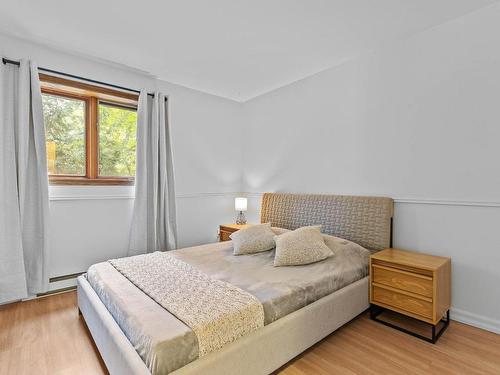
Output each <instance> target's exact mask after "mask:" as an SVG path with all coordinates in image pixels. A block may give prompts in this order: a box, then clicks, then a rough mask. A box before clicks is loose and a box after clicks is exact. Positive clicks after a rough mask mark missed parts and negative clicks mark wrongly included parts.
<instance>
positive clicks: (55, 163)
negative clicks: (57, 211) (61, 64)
mask: <svg viewBox="0 0 500 375" xmlns="http://www.w3.org/2000/svg"><path fill="white" fill-rule="evenodd" d="M40 81H41V85H42V102H43V115H44V121H45V132H46V142H47V144H46V145H47V164H48V174H49V180H50V183H51V184H66V185H67V184H71V185H92V184H96V185H131V184H133V182H134V176H135V148H136V129H137V95H135V94H129V93H124V92H120V91H116V90H111V89H108V88H103V87H99V86H93V85H88V84H85V83H81V82H76V81H70V80H66V79H62V78H59V77H53V76H48V75H44V74H40Z"/></svg>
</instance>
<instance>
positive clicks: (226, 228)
mask: <svg viewBox="0 0 500 375" xmlns="http://www.w3.org/2000/svg"><path fill="white" fill-rule="evenodd" d="M251 225H252V224H221V225H220V226H219V242H222V241H229V240H231V239H230V238H229V236H230V235H231V233H234V232H236V231H238V230H240V229H244V228H248V227H249V226H251Z"/></svg>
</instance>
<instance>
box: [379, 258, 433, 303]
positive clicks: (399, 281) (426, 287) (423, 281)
mask: <svg viewBox="0 0 500 375" xmlns="http://www.w3.org/2000/svg"><path fill="white" fill-rule="evenodd" d="M372 267H373V269H372V275H373V282H375V283H377V284H382V285H388V286H391V287H393V288H396V289H401V290H405V291H407V292H412V293H416V294H421V295H423V296H426V297H431V298H432V291H433V285H432V277H430V276H425V275H420V274H414V273H411V272H407V271H402V270H399V269H397V268H390V267H385V266H379V265H376V264H373V265H372Z"/></svg>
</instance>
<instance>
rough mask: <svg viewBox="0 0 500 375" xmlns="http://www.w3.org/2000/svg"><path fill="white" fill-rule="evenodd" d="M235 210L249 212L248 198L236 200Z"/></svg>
mask: <svg viewBox="0 0 500 375" xmlns="http://www.w3.org/2000/svg"><path fill="white" fill-rule="evenodd" d="M234 209H235V210H236V211H246V210H247V199H246V198H234Z"/></svg>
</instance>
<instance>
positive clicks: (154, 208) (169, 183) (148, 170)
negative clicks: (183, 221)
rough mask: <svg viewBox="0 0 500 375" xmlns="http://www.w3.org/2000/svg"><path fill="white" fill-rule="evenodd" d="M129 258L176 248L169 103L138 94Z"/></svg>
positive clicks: (156, 94)
mask: <svg viewBox="0 0 500 375" xmlns="http://www.w3.org/2000/svg"><path fill="white" fill-rule="evenodd" d="M135 175H136V177H135V203H134V214H133V219H132V228H131V231H130V242H129V255H135V254H143V253H147V252H153V251H165V250H173V249H175V248H176V247H177V228H176V211H175V189H174V170H173V160H172V147H171V141H170V124H169V114H168V101H167V99H166V97H165V95H163V94H161V93H159V92H156V93H155V95H154V97H151V96H150V95H148V94H147V93H146V92H144V91H143V92H141V94H140V95H139V105H138V108H137V168H136V174H135Z"/></svg>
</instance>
